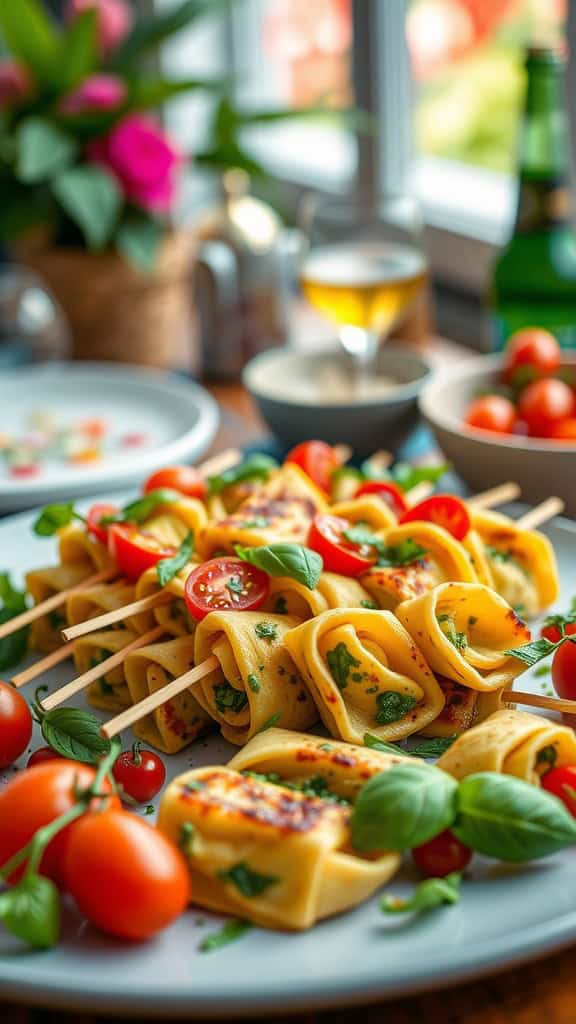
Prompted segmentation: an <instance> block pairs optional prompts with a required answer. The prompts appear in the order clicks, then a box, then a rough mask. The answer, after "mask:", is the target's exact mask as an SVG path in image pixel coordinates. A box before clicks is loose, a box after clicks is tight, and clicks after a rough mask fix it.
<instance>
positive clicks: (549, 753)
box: [536, 744, 558, 768]
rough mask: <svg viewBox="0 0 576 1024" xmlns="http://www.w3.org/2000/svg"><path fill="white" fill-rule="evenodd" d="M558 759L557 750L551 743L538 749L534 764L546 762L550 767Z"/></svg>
mask: <svg viewBox="0 0 576 1024" xmlns="http://www.w3.org/2000/svg"><path fill="white" fill-rule="evenodd" d="M557 760H558V751H557V750H556V747H555V746H554V745H553V744H550V745H549V746H547V747H542V750H539V751H538V754H537V756H536V764H548V765H550V767H551V768H553V767H554V765H555V764H556V761H557Z"/></svg>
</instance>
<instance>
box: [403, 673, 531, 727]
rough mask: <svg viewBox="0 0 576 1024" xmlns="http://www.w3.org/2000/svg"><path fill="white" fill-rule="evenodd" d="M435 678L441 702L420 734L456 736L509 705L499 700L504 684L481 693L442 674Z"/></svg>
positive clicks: (510, 705)
mask: <svg viewBox="0 0 576 1024" xmlns="http://www.w3.org/2000/svg"><path fill="white" fill-rule="evenodd" d="M436 680H437V682H438V685H439V687H440V689H441V690H442V693H443V694H444V701H445V704H444V707H443V708H442V711H441V712H440V714H439V715H438V717H437V718H435V719H434V721H433V722H430V724H429V725H427V726H425V728H424V729H422V735H423V736H438V737H442V738H447V737H449V736H459V735H460V733H463V732H466V730H467V729H471V728H472V727H473V726H475V725H478V723H479V722H483V721H484V719H485V718H488V716H489V715H492V714H494V712H495V711H500V710H501V708H503V707H507V708H508V707H513V705H512V704H510V703H508V702H506V703H504V702H503V700H502V694H503V692H504V687H502V689H498V690H488V691H487V692H485V693H483V692H481V691H480V690H470V689H468V687H467V686H460V685H459V683H455V682H453V681H452V680H451V679H446V678H445V677H444V676H436Z"/></svg>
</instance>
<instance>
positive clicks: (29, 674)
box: [12, 644, 74, 690]
mask: <svg viewBox="0 0 576 1024" xmlns="http://www.w3.org/2000/svg"><path fill="white" fill-rule="evenodd" d="M73 654H74V644H64V645H63V646H62V647H58V648H56V650H55V651H52V652H51V654H47V655H46V657H45V658H41V659H40V661H35V662H34V664H33V665H30V666H29V668H25V669H24V670H23V671H22V672H19V673H18V675H15V676H12V685H13V686H15V687H16V689H17V690H19V689H20V687H21V686H25V685H26V683H30V682H32V680H33V679H36V678H37V677H38V676H42V675H44V673H45V672H49V671H50V669H51V668H55V666H56V665H59V664H60V663H61V662H62V661H66V658H71V657H72V655H73Z"/></svg>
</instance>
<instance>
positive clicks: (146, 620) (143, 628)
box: [129, 561, 198, 636]
mask: <svg viewBox="0 0 576 1024" xmlns="http://www.w3.org/2000/svg"><path fill="white" fill-rule="evenodd" d="M197 565H198V562H194V561H190V562H188V564H187V565H185V566H184V568H183V569H181V570H180V572H179V573H178V574H177V575H176V576H174V577H173V579H171V580H170V582H169V583H167V584H166V586H165V587H162V586H160V583H159V582H158V573H157V572H156V569H155V568H153V569H148V570H147V571H146V572H145V573H143V574H142V576H141V577H140V579H139V580H138V583H137V584H136V600H137V601H139V600H140V599H141V598H143V597H151V595H152V594H158V593H160V591H162V592H163V593H165V594H169V595H171V596H172V597H173V600H171V601H169V602H168V603H167V604H165V605H159V606H158V608H154V609H153V610H151V611H148V612H141V613H140V614H139V615H134V616H133V617H132V618H130V619H129V624H130V626H131V627H132V629H135V630H136V632H137V633H146V632H147V631H148V630H149V629H153V628H154V626H155V625H160V626H164V628H165V630H166V635H167V636H189V635H190V633H193V632H194V628H195V625H196V623H195V622H194V620H193V619H192V618H191V616H190V615H189V614H188V610H187V608H186V602H185V600H184V585H185V583H186V580H187V578H188V576H189V575H190V573H191V572H192V569H194V568H195V567H196V566H197Z"/></svg>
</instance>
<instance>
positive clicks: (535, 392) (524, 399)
mask: <svg viewBox="0 0 576 1024" xmlns="http://www.w3.org/2000/svg"><path fill="white" fill-rule="evenodd" d="M575 407H576V402H575V399H574V393H573V391H572V389H571V388H569V387H568V385H567V384H565V383H564V381H563V380H557V378H556V377H543V378H542V379H541V380H535V381H534V383H533V384H529V385H528V387H527V388H526V389H525V390H524V391H523V392H522V394H521V395H520V399H519V401H518V412H519V414H520V416H521V417H522V419H523V420H525V421H526V423H527V424H528V429H529V431H530V434H531V435H532V437H547V436H548V435H549V434H550V432H551V431H552V430H554V429H555V428H556V425H557V424H558V423H559V422H560V420H565V419H567V418H568V417H572V416H573V415H574V411H575Z"/></svg>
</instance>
